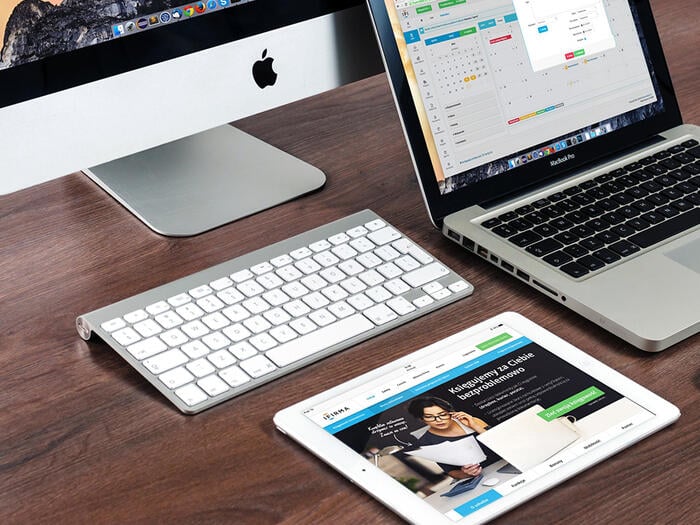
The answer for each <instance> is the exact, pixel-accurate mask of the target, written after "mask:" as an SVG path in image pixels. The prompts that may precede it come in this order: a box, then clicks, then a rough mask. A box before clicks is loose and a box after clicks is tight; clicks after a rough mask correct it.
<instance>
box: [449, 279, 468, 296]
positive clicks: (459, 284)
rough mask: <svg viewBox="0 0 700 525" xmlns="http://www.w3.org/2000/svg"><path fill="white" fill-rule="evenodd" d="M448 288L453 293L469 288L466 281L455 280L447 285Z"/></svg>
mask: <svg viewBox="0 0 700 525" xmlns="http://www.w3.org/2000/svg"><path fill="white" fill-rule="evenodd" d="M448 288H449V289H450V290H452V291H453V292H454V293H459V292H461V291H463V290H467V289H469V285H468V284H467V283H466V281H456V282H454V283H452V284H450V285H449V286H448Z"/></svg>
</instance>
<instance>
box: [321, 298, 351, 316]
mask: <svg viewBox="0 0 700 525" xmlns="http://www.w3.org/2000/svg"><path fill="white" fill-rule="evenodd" d="M328 311H329V312H330V313H332V314H333V315H335V316H336V317H337V318H338V319H345V318H346V317H349V316H351V315H352V314H354V313H355V309H354V308H353V307H352V306H350V305H349V304H348V303H346V302H345V301H338V302H337V303H335V304H332V305H330V306H329V307H328Z"/></svg>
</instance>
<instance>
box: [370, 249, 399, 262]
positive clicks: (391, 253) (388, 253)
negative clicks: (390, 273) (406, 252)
mask: <svg viewBox="0 0 700 525" xmlns="http://www.w3.org/2000/svg"><path fill="white" fill-rule="evenodd" d="M374 254H375V255H377V256H378V257H381V258H382V259H384V260H385V261H387V262H388V261H393V260H394V259H396V258H397V257H399V256H400V255H401V254H400V253H399V252H397V251H396V250H395V249H394V248H392V247H391V246H381V247H380V248H377V249H376V250H374Z"/></svg>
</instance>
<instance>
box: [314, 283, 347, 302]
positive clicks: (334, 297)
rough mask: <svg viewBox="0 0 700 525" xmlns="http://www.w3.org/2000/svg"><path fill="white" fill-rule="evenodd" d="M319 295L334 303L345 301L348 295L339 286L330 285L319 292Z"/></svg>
mask: <svg viewBox="0 0 700 525" xmlns="http://www.w3.org/2000/svg"><path fill="white" fill-rule="evenodd" d="M321 293H322V294H323V295H325V296H326V297H328V299H329V300H331V301H333V302H335V301H341V300H343V299H345V298H346V297H347V296H348V295H349V294H348V292H346V291H345V290H344V289H342V288H341V287H340V286H338V285H337V284H332V285H330V286H328V287H326V288H324V289H323V290H321Z"/></svg>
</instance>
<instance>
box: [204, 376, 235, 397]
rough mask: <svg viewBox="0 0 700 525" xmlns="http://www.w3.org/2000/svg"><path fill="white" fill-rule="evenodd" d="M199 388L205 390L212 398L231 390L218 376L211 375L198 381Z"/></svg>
mask: <svg viewBox="0 0 700 525" xmlns="http://www.w3.org/2000/svg"><path fill="white" fill-rule="evenodd" d="M197 386H199V388H201V389H202V390H204V391H205V392H206V393H207V394H209V395H210V396H211V397H216V396H218V395H219V394H223V393H224V392H226V391H227V390H229V387H228V385H227V384H226V383H224V381H223V380H222V379H221V378H220V377H218V376H216V375H211V376H207V377H205V378H203V379H200V380H199V381H197Z"/></svg>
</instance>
